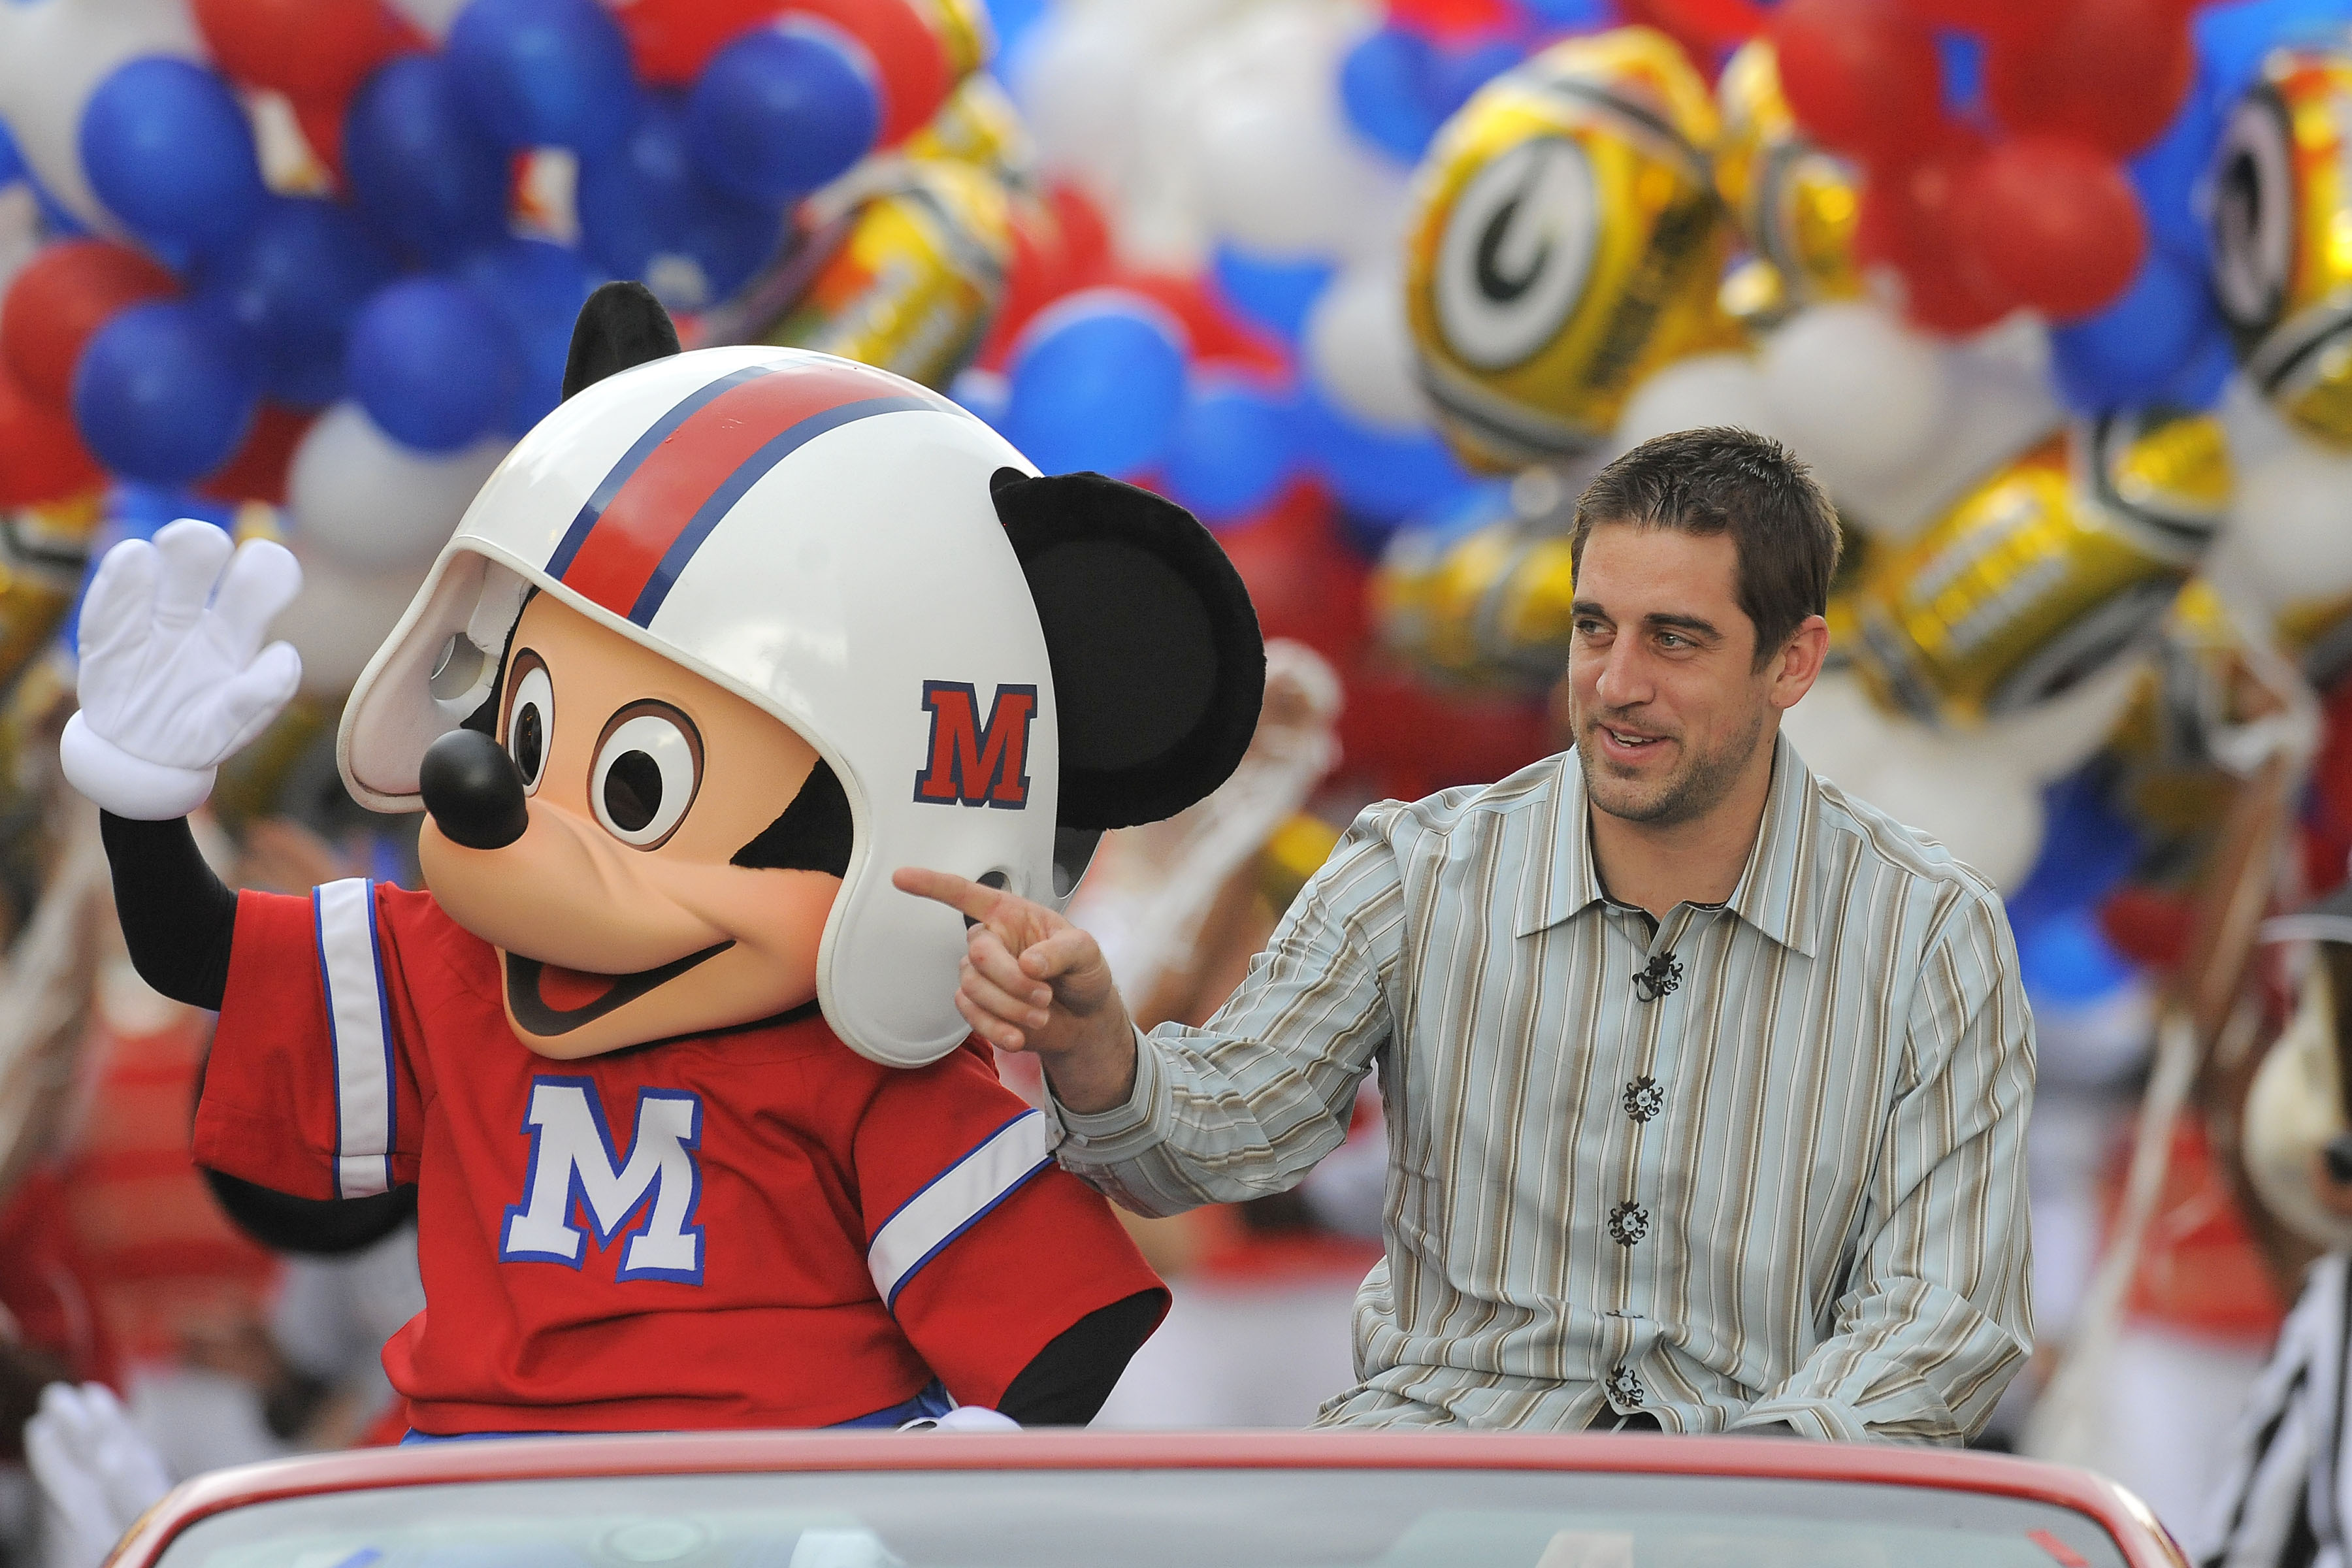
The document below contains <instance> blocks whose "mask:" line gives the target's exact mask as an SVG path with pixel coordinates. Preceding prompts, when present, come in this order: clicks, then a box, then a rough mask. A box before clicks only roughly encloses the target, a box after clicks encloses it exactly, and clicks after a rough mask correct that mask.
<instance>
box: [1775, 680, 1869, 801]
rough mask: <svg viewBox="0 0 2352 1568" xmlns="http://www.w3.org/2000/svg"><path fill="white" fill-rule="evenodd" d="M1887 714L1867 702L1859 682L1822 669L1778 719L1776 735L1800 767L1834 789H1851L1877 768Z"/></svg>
mask: <svg viewBox="0 0 2352 1568" xmlns="http://www.w3.org/2000/svg"><path fill="white" fill-rule="evenodd" d="M1893 722H1894V718H1893V716H1892V715H1890V714H1887V713H1885V712H1884V711H1882V710H1880V708H1879V706H1878V704H1877V703H1875V702H1874V701H1872V700H1871V698H1870V693H1869V692H1868V690H1866V689H1864V686H1863V684H1862V679H1861V677H1859V676H1857V675H1854V674H1853V673H1852V672H1851V671H1848V670H1843V669H1831V670H1824V671H1823V672H1822V677H1821V679H1818V680H1816V681H1814V682H1813V689H1811V691H1808V692H1806V693H1805V695H1804V698H1803V699H1802V700H1801V701H1799V702H1798V704H1797V705H1796V706H1795V707H1794V708H1791V709H1790V710H1788V711H1787V712H1785V713H1783V714H1781V715H1780V732H1781V733H1782V734H1784V735H1786V736H1788V737H1789V743H1790V745H1792V746H1794V747H1796V748H1797V754H1798V755H1799V756H1801V757H1802V758H1804V759H1805V765H1806V766H1807V767H1809V768H1811V769H1812V770H1813V772H1814V773H1816V774H1817V775H1819V776H1820V777H1822V778H1825V779H1828V780H1830V781H1832V783H1835V784H1858V783H1860V782H1861V781H1863V780H1864V779H1866V778H1867V777H1868V775H1869V773H1870V771H1871V770H1872V769H1873V768H1874V767H1875V766H1877V764H1878V763H1879V760H1880V757H1881V755H1882V751H1883V747H1884V743H1885V732H1886V727H1887V725H1889V724H1891V723H1893Z"/></svg>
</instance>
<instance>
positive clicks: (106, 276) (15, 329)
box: [0, 239, 180, 409]
mask: <svg viewBox="0 0 2352 1568" xmlns="http://www.w3.org/2000/svg"><path fill="white" fill-rule="evenodd" d="M179 291H180V286H179V283H178V282H177V281H176V280H175V279H173V277H172V275H171V274H170V273H169V272H166V271H165V270H164V269H163V268H161V267H159V266H157V265H156V264H155V263H154V262H152V261H150V260H149V259H148V258H145V257H144V256H142V255H140V254H139V252H137V251H135V250H133V249H131V247H128V246H124V245H117V244H115V243H114V242H113V241H111V240H106V239H68V240H62V241H60V242H58V244H55V245H52V246H49V247H47V248H45V249H44V250H42V252H41V253H40V254H39V255H38V256H36V257H34V258H33V259H32V260H31V261H29V262H27V263H26V265H25V268H24V269H23V270H22V271H20V272H18V273H17V274H16V278H15V279H13V280H12V281H11V282H10V283H9V285H8V293H7V297H6V299H5V300H0V362H5V364H6V366H7V368H8V371H9V373H10V374H13V375H14V376H15V377H16V382H17V384H18V385H20V386H21V387H22V388H23V389H24V391H25V393H26V395H27V396H30V397H33V398H36V399H37V400H38V401H40V402H43V403H46V404H48V405H50V406H51V407H53V408H58V409H63V408H65V407H66V406H67V405H68V404H70V403H71V402H72V401H73V373H74V362H75V361H77V360H79V358H80V357H81V350H82V345H83V344H84V343H86V342H89V337H90V334H91V333H93V332H95V331H98V329H99V328H100V327H102V326H104V325H105V324H106V323H107V321H109V320H110V318H111V317H112V316H113V315H114V313H115V312H116V311H118V310H122V309H124V308H125V307H127V306H131V305H135V304H138V303H139V302H140V301H141V300H160V299H165V298H168V297H169V296H171V295H173V294H176V293H178V292H179Z"/></svg>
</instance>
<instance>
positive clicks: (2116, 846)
mask: <svg viewBox="0 0 2352 1568" xmlns="http://www.w3.org/2000/svg"><path fill="white" fill-rule="evenodd" d="M2112 787H2113V781H2112V780H2111V779H2110V778H2109V777H2108V776H2107V774H2106V772H2105V770H2103V769H2102V768H2100V767H2099V766H2098V765H2097V764H2094V765H2092V766H2091V767H2089V768H2086V769H2084V770H2083V771H2082V772H2079V773H2071V774H2069V775H2067V776H2066V777H2065V778H2063V779H2060V780H2059V781H2058V782H2056V783H2055V784H2051V785H2050V786H2049V787H2048V788H2047V789H2045V790H2043V791H2042V810H2043V815H2044V817H2045V819H2046V820H2047V823H2048V826H2047V827H2046V828H2045V829H2044V831H2043V834H2042V856H2041V858H2040V859H2038V860H2036V861H2034V863H2033V869H2032V873H2031V874H2029V875H2028V876H2027V877H2026V879H2025V881H2024V884H2023V885H2022V886H2021V887H2020V888H2018V889H2017V890H2016V891H2015V892H2013V893H2011V894H2010V895H2009V897H2008V898H2007V899H2006V900H2004V902H2005V903H2006V904H2007V905H2008V909H2009V923H2010V926H2011V930H2013V931H2015V932H2016V933H2017V939H2018V941H2019V942H2021V943H2022V942H2025V941H2026V940H2027V939H2028V938H2029V937H2031V936H2032V933H2033V932H2034V931H2038V930H2040V929H2041V928H2042V926H2043V925H2046V924H2048V923H2049V922H2051V921H2056V920H2059V919H2061V918H2063V917H2064V916H2066V915H2068V914H2071V913H2074V912H2075V911H2078V910H2087V909H2089V908H2091V907H2092V906H2094V905H2095V904H2098V903H2100V902H2102V901H2103V900H2105V898H2106V897H2107V895H2108V894H2110V893H2112V892H2114V891H2115V890H2116V888H2117V887H2119V886H2121V885H2122V883H2123V881H2124V879H2126V877H2128V876H2130V875H2131V872H2132V868H2134V867H2135V866H2137V864H2138V863H2139V858H2140V852H2141V842H2140V836H2139V830H2138V829H2137V828H2136V827H2134V826H2132V824H2131V821H2130V819H2129V818H2127V817H2126V816H2123V815H2122V814H2121V813H2120V812H2118V811H2117V810H2116V807H2115V805H2113V803H2112V802H2111V801H2110V799H2109V795H2110V792H2111V790H2112Z"/></svg>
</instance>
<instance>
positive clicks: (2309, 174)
mask: <svg viewBox="0 0 2352 1568" xmlns="http://www.w3.org/2000/svg"><path fill="white" fill-rule="evenodd" d="M2213 290H2214V293H2215V295H2216V296H2217V297H2218V298H2219V299H2220V300H2221V311H2222V314H2223V315H2225V316H2226V317H2228V318H2229V321H2230V326H2231V331H2232V332H2233V333H2234V335H2235V337H2236V339H2237V345H2238V358H2239V361H2240V363H2242V365H2243V366H2244V367H2245V373H2246V376H2247V379H2248V380H2250V381H2252V383H2253V384H2254V385H2255V386H2256V387H2258V388H2259V389H2261V391H2262V393H2263V395H2264V396H2266V397H2268V398H2269V399H2270V400H2271V403H2272V404H2273V406H2275V407H2276V408H2277V409H2278V411H2279V412H2280V413H2281V414H2283V415H2284V416H2286V417H2287V418H2289V419H2291V420H2293V421H2294V423H2295V424H2296V425H2297V426H2301V427H2302V428H2304V429H2305V430H2307V431H2309V432H2310V433H2311V434H2312V435H2314V436H2316V437H2320V438H2321V439H2322V440H2326V441H2330V442H2333V443H2335V444H2336V445H2337V446H2339V447H2341V446H2352V37H2347V38H2346V39H2344V40H2343V41H2341V42H2338V43H2336V45H2334V46H2331V47H2295V48H2283V49H2280V50H2277V51H2276V52H2274V53H2273V55H2272V56H2271V57H2270V58H2269V60H2268V61H2267V62H2265V64H2264V66H2263V76H2262V79H2261V80H2259V81H2257V82H2256V83H2255V84H2254V85H2253V86H2252V88H2250V89H2248V90H2247V92H2246V95H2245V97H2244V98H2242V99H2241V100H2239V103H2238V107H2237V110H2236V112H2235V113H2234V114H2233V115H2232V116H2231V121H2230V125H2229V130H2228V132H2226V133H2225V134H2224V135H2223V137H2222V139H2221V148H2220V150H2219V152H2218V153H2216V154H2215V158H2214V164H2213Z"/></svg>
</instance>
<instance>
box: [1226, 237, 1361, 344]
mask: <svg viewBox="0 0 2352 1568" xmlns="http://www.w3.org/2000/svg"><path fill="white" fill-rule="evenodd" d="M1209 269H1210V275H1211V276H1212V277H1213V278H1214V279H1215V280H1216V284H1217V289H1218V292H1220V293H1222V294H1223V295H1224V297H1225V300H1226V301H1227V302H1228V303H1230V304H1231V305H1232V306H1233V307H1234V310H1238V311H1240V312H1241V313H1242V314H1243V315H1244V316H1247V317H1248V318H1249V319H1250V320H1251V321H1255V322H1256V323H1257V324H1258V325H1260V326H1262V327H1268V328H1271V329H1272V330H1273V331H1275V332H1276V333H1277V334H1279V335H1280V337H1281V338H1282V340H1283V341H1284V342H1291V343H1295V342H1297V341H1298V334H1299V333H1300V332H1302V331H1306V329H1307V311H1308V310H1312V309H1313V308H1314V306H1315V301H1316V300H1317V299H1318V298H1319V297H1320V296H1321V294H1322V292H1323V290H1324V289H1326V288H1327V287H1328V286H1329V284H1330V282H1331V279H1332V278H1333V277H1334V276H1335V275H1336V274H1337V272H1338V270H1339V269H1338V268H1336V267H1334V266H1333V265H1332V264H1331V263H1330V262H1328V261H1326V260H1323V259H1322V258H1315V257H1310V258H1307V259H1304V260H1291V259H1288V258H1274V257H1264V256H1253V255H1251V254H1250V253H1249V252H1248V251H1245V250H1235V249H1234V247H1232V246H1230V245H1220V246H1218V247H1217V249H1216V254H1215V255H1213V257H1211V258H1210V260H1209Z"/></svg>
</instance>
